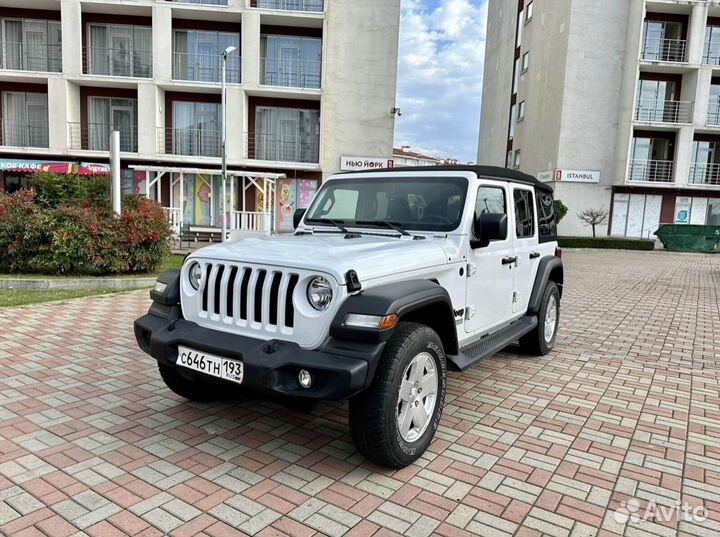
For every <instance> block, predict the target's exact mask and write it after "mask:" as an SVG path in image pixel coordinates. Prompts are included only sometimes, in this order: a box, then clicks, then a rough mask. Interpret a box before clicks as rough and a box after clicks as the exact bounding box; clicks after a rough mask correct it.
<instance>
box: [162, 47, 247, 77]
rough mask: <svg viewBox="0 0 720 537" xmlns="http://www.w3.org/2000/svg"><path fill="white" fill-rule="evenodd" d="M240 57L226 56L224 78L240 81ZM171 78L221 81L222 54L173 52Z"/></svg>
mask: <svg viewBox="0 0 720 537" xmlns="http://www.w3.org/2000/svg"><path fill="white" fill-rule="evenodd" d="M240 62H241V60H240V57H239V56H237V55H232V56H230V55H229V56H228V59H227V64H226V73H225V80H226V81H227V83H228V84H239V83H240ZM173 80H187V81H191V82H214V83H219V82H222V54H195V53H192V52H175V53H173Z"/></svg>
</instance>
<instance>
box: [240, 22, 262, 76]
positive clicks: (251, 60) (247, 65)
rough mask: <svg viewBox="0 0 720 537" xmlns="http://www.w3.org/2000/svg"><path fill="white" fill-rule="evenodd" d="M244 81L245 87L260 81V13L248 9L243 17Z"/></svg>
mask: <svg viewBox="0 0 720 537" xmlns="http://www.w3.org/2000/svg"><path fill="white" fill-rule="evenodd" d="M241 51H242V83H243V86H245V87H250V86H257V85H258V84H259V83H260V13H258V12H257V10H254V9H248V10H246V11H245V12H244V13H243V18H242V47H241Z"/></svg>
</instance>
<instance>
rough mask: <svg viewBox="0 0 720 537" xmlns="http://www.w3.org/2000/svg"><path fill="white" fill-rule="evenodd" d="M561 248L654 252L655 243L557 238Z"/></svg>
mask: <svg viewBox="0 0 720 537" xmlns="http://www.w3.org/2000/svg"><path fill="white" fill-rule="evenodd" d="M558 244H559V245H560V247H561V248H603V249H613V250H654V249H655V242H654V241H648V240H644V239H618V238H614V237H597V238H593V237H559V238H558Z"/></svg>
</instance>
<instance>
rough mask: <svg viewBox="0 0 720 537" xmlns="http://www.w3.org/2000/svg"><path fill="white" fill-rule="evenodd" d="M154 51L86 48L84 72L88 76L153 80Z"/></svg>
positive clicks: (84, 52)
mask: <svg viewBox="0 0 720 537" xmlns="http://www.w3.org/2000/svg"><path fill="white" fill-rule="evenodd" d="M152 55H153V53H152V50H132V49H119V48H100V47H85V48H84V51H83V72H84V73H85V74H88V75H102V76H125V77H130V78H152V73H153V69H152Z"/></svg>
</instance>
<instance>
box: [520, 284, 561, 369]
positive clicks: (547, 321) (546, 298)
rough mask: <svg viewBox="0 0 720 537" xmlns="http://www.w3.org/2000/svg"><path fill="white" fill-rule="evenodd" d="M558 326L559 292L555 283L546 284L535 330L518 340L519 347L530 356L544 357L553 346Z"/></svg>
mask: <svg viewBox="0 0 720 537" xmlns="http://www.w3.org/2000/svg"><path fill="white" fill-rule="evenodd" d="M559 324H560V291H558V288H557V285H556V284H555V282H548V283H547V285H546V286H545V292H544V293H543V298H542V301H541V302H540V312H539V313H538V325H537V328H535V329H534V330H533V331H532V332H530V333H528V334H526V335H524V336H523V337H522V338H520V346H521V347H522V348H523V349H524V350H525V351H526V352H528V353H530V354H534V355H536V356H545V355H546V354H547V353H549V352H550V351H551V350H552V348H553V347H554V346H555V339H556V338H557V331H558V325H559Z"/></svg>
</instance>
